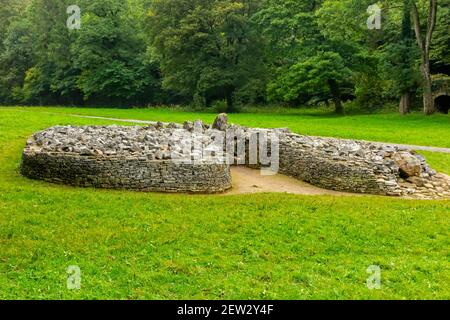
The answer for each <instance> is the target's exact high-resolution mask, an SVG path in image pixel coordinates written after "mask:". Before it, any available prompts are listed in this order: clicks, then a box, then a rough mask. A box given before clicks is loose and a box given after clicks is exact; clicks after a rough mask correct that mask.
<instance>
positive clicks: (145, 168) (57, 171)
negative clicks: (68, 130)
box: [21, 151, 231, 193]
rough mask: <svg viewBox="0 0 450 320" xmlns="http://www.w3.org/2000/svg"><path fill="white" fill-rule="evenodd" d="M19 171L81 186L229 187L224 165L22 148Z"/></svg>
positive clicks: (148, 188) (191, 189)
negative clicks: (85, 154) (23, 150)
mask: <svg viewBox="0 0 450 320" xmlns="http://www.w3.org/2000/svg"><path fill="white" fill-rule="evenodd" d="M21 171H22V174H23V175H24V176H26V177H29V178H33V179H39V180H45V181H48V182H53V183H63V184H69V185H74V186H81V187H96V188H113V189H129V190H138V191H155V192H187V193H189V192H192V193H216V192H223V191H225V190H227V189H229V188H231V173H230V167H229V166H228V165H225V164H212V163H207V164H183V163H176V162H173V161H171V160H148V159H138V158H133V157H128V158H126V157H98V156H80V155H78V154H69V153H36V152H32V151H25V152H24V154H23V161H22V167H21Z"/></svg>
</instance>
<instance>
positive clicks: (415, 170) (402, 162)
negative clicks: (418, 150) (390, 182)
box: [394, 152, 422, 178]
mask: <svg viewBox="0 0 450 320" xmlns="http://www.w3.org/2000/svg"><path fill="white" fill-rule="evenodd" d="M394 161H395V163H396V164H397V166H398V167H399V169H400V174H401V176H402V177H403V178H409V177H418V176H420V174H421V173H422V166H421V161H420V159H418V158H417V157H415V156H414V155H412V154H411V153H410V152H398V153H396V154H395V155H394Z"/></svg>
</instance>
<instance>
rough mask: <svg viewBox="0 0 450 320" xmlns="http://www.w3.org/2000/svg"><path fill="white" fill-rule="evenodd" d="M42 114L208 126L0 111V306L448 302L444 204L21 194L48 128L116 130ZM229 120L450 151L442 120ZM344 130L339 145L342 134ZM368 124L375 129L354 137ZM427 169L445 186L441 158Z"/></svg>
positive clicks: (32, 186)
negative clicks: (27, 148)
mask: <svg viewBox="0 0 450 320" xmlns="http://www.w3.org/2000/svg"><path fill="white" fill-rule="evenodd" d="M42 111H44V112H52V113H75V112H76V113H81V112H83V113H85V114H93V115H94V114H95V115H103V116H114V117H123V118H141V119H152V120H165V121H182V120H185V119H195V118H203V119H205V120H211V119H212V118H213V115H209V114H193V113H192V114H185V113H182V112H176V111H167V110H165V111H162V110H156V111H153V110H144V111H141V110H131V111H125V110H120V111H114V110H100V111H99V110H86V109H27V112H18V111H13V110H9V111H5V110H4V109H3V110H0V299H18V298H19V299H36V298H40V299H85V298H89V299H169V298H170V299H201V298H211V299H313V298H315V299H449V298H450V264H449V258H450V256H449V251H448V248H449V245H450V240H449V239H450V237H449V235H450V234H449V230H450V219H449V212H450V202H449V201H412V200H411V201H410V200H401V199H394V198H383V197H371V196H367V197H366V196H364V197H331V196H293V195H285V194H259V195H245V196H226V197H223V196H192V195H161V194H152V193H137V192H126V191H111V190H95V189H80V188H73V187H66V186H58V185H53V184H48V183H45V182H40V181H31V180H28V179H26V178H23V177H21V176H20V174H19V172H18V168H19V164H20V157H21V150H22V148H23V146H24V144H25V141H26V139H27V137H29V136H30V135H31V134H32V133H33V132H35V131H37V130H41V129H44V128H46V127H49V126H51V125H57V124H60V125H63V124H77V125H82V124H108V123H113V122H111V121H103V120H94V119H82V118H74V117H68V116H66V115H64V114H49V113H46V114H44V113H42ZM383 117H386V119H385V125H384V130H382V129H383ZM232 119H233V121H235V122H239V123H242V124H248V125H250V124H251V125H255V124H256V125H260V126H265V127H272V126H290V124H291V123H292V124H293V126H298V127H295V128H293V129H294V130H296V131H298V130H300V131H301V128H302V127H303V126H309V127H308V128H309V129H308V130H311V131H308V133H311V134H321V132H322V134H323V135H335V136H341V134H342V135H344V134H348V137H350V136H351V135H352V134H353V135H354V137H358V138H365V139H370V140H377V139H374V138H370V137H371V135H372V133H369V132H370V130H372V129H373V128H379V129H380V130H379V131H375V132H378V134H376V135H374V136H373V137H375V136H376V137H379V138H380V139H381V140H386V141H392V142H400V143H413V144H429V145H436V146H442V147H447V146H449V143H448V137H449V130H450V128H449V126H448V118H444V117H440V116H436V117H432V118H423V117H419V116H415V115H413V116H411V117H408V118H406V119H405V123H407V125H406V124H401V121H400V119H399V118H396V117H395V116H388V115H386V116H377V118H376V119H375V120H372V119H370V120H369V119H368V118H367V119H366V118H364V119H360V118H358V117H356V116H355V117H354V118H352V119H353V120H351V119H347V118H333V117H329V118H327V117H325V118H321V119H322V120H320V119H316V120H314V117H313V116H307V115H292V114H290V115H280V116H270V115H266V114H262V115H260V114H258V115H250V114H244V115H235V116H232ZM283 119H284V120H283ZM394 119H396V120H394ZM322 121H325V122H326V123H327V124H326V125H324V124H323V123H322ZM352 121H353V122H354V123H355V125H353V126H350V127H349V128H352V130H349V131H348V132H347V133H345V131H344V129H345V126H344V125H343V123H352ZM364 123H365V124H366V125H367V126H369V125H370V126H371V127H367V128H366V129H364V130H363V128H364ZM414 123H417V124H418V129H417V134H415V135H414V136H412V135H411V133H410V130H412V129H413V128H412V127H413V124H414ZM333 126H334V127H335V129H334V130H333ZM390 126H393V130H389V129H388V128H389V127H390ZM354 128H357V129H355V130H354ZM394 129H396V132H397V133H398V136H397V135H396V134H395V132H393V131H394ZM314 130H317V131H314ZM408 132H409V133H408ZM439 132H440V134H438V133H439ZM304 133H305V132H304ZM328 133H330V134H328ZM331 133H334V134H331ZM359 134H361V135H362V136H361V135H359ZM402 137H405V139H406V137H407V138H408V139H409V140H403V138H402ZM393 139H395V140H393ZM426 156H427V157H429V158H430V160H431V161H430V162H432V164H433V166H435V167H437V166H440V167H439V169H440V170H443V171H446V172H449V173H450V162H449V161H448V159H449V158H448V155H440V154H434V153H429V154H426ZM69 265H77V266H79V267H80V268H81V272H82V288H81V290H79V291H71V290H68V289H67V288H66V279H67V274H66V268H67V267H68V266H69ZM370 265H379V266H380V267H381V270H382V288H381V289H380V290H369V289H368V288H367V287H366V285H365V282H366V279H367V277H368V276H369V274H367V273H366V269H367V268H368V267H369V266H370Z"/></svg>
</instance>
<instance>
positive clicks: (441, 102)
mask: <svg viewBox="0 0 450 320" xmlns="http://www.w3.org/2000/svg"><path fill="white" fill-rule="evenodd" d="M434 105H435V106H436V110H437V111H438V112H440V113H444V114H448V112H449V110H450V95H447V94H444V95H440V96H438V97H436V98H435V99H434Z"/></svg>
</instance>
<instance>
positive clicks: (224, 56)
mask: <svg viewBox="0 0 450 320" xmlns="http://www.w3.org/2000/svg"><path fill="white" fill-rule="evenodd" d="M257 3H258V2H257V1H254V0H211V1H203V0H155V1H154V2H153V3H152V9H151V12H150V15H149V20H150V33H151V39H152V43H153V46H154V47H155V49H156V50H157V51H158V55H159V60H160V62H161V69H162V73H163V75H164V80H163V85H164V87H165V88H167V89H173V90H176V91H178V92H180V93H181V94H183V95H186V96H190V97H192V98H193V99H194V101H195V102H196V103H197V104H199V105H204V106H205V105H206V106H208V105H209V104H210V103H211V101H213V100H217V99H225V100H226V101H227V109H228V110H227V111H228V112H234V111H236V109H235V94H236V93H237V92H238V91H239V90H241V89H242V88H244V87H245V86H246V85H247V84H248V83H249V82H250V81H251V80H252V79H255V78H258V77H259V76H260V75H261V73H262V67H263V66H264V64H263V60H262V59H263V52H262V42H261V41H262V39H261V37H260V36H259V34H258V33H257V32H256V30H255V28H254V27H253V23H252V21H251V20H250V17H251V16H252V14H253V13H254V12H255V10H256V6H257Z"/></svg>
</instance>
